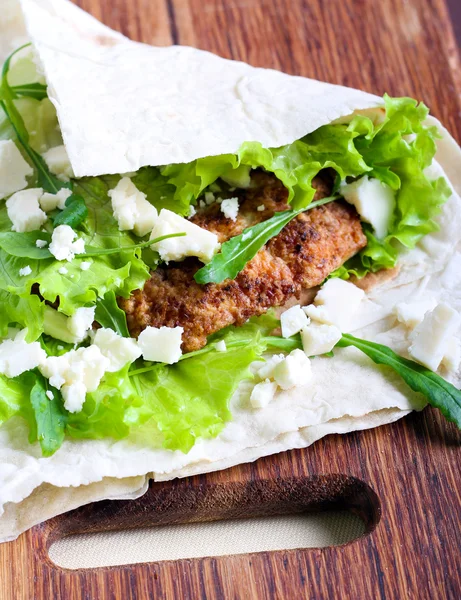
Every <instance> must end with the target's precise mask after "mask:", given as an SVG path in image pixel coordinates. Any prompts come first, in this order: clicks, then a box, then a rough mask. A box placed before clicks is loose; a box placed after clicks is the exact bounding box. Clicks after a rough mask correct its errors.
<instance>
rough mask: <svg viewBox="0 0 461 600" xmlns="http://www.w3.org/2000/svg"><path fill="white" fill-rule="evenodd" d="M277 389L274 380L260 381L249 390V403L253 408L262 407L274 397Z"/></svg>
mask: <svg viewBox="0 0 461 600" xmlns="http://www.w3.org/2000/svg"><path fill="white" fill-rule="evenodd" d="M276 391H277V384H276V383H275V381H269V379H266V380H265V381H261V382H260V383H257V384H256V385H255V386H254V388H253V389H252V391H251V396H250V404H251V406H252V407H253V408H264V407H266V406H267V405H268V404H269V403H270V402H272V400H273V399H274V396H275V392H276Z"/></svg>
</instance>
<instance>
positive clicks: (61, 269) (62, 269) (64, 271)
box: [58, 267, 69, 275]
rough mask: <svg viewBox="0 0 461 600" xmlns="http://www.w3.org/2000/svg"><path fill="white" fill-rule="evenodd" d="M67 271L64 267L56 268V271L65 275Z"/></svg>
mask: <svg viewBox="0 0 461 600" xmlns="http://www.w3.org/2000/svg"><path fill="white" fill-rule="evenodd" d="M68 272H69V271H68V270H67V269H66V267H61V268H60V269H58V273H59V274H60V275H67V273H68Z"/></svg>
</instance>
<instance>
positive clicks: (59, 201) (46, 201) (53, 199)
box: [39, 188, 72, 213]
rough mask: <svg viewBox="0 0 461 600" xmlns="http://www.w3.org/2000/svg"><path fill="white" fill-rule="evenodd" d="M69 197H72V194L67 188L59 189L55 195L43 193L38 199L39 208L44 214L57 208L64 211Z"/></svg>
mask: <svg viewBox="0 0 461 600" xmlns="http://www.w3.org/2000/svg"><path fill="white" fill-rule="evenodd" d="M70 196H72V192H71V190H69V189H67V188H61V189H60V190H59V192H58V193H57V194H49V193H48V192H45V193H44V194H43V195H42V196H41V197H40V200H39V202H40V206H41V207H42V210H44V211H45V212H46V213H48V212H51V211H52V210H56V209H57V208H59V210H64V209H65V208H66V201H67V199H68V198H69V197H70Z"/></svg>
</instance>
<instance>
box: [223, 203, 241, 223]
mask: <svg viewBox="0 0 461 600" xmlns="http://www.w3.org/2000/svg"><path fill="white" fill-rule="evenodd" d="M221 212H222V213H223V214H224V216H225V217H226V218H227V219H231V221H236V220H237V215H238V214H239V200H238V198H226V199H225V200H223V201H222V202H221Z"/></svg>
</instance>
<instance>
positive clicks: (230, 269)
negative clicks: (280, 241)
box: [194, 196, 338, 284]
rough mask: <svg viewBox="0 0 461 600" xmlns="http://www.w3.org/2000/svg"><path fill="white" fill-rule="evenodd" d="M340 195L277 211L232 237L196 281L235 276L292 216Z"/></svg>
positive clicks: (196, 277)
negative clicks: (302, 206) (293, 208)
mask: <svg viewBox="0 0 461 600" xmlns="http://www.w3.org/2000/svg"><path fill="white" fill-rule="evenodd" d="M337 198H338V196H331V197H328V198H323V199H322V200H317V201H316V202H312V203H311V204H310V205H309V206H308V207H307V208H303V209H300V210H286V211H284V212H280V213H275V215H274V216H273V217H271V218H270V219H267V220H266V221H263V222H262V223H258V224H257V225H253V227H248V228H247V229H245V231H243V233H241V234H240V235H236V236H235V237H233V238H231V239H230V240H228V241H227V242H224V244H223V245H222V247H221V252H220V253H219V254H216V255H215V256H214V257H213V258H212V260H211V261H210V262H209V263H208V264H207V265H205V266H204V267H202V268H201V269H199V270H198V271H197V273H196V274H195V275H194V279H195V281H196V282H197V283H201V284H205V283H221V282H222V281H224V280H225V279H235V277H236V276H237V275H238V274H239V273H240V271H241V270H242V269H243V268H244V267H245V265H246V264H247V263H248V262H249V261H250V260H251V259H252V258H253V257H254V256H255V255H256V254H257V253H258V252H259V250H260V249H261V248H262V247H263V246H264V244H267V242H268V241H269V240H270V239H271V238H273V237H275V236H276V235H278V234H279V233H280V232H281V231H282V229H283V228H284V227H285V225H287V224H288V223H289V222H290V221H291V220H292V219H294V218H295V217H297V216H298V215H299V214H300V213H302V212H304V211H306V210H310V209H311V208H316V207H317V206H322V205H323V204H328V203H329V202H333V200H336V199H337Z"/></svg>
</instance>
